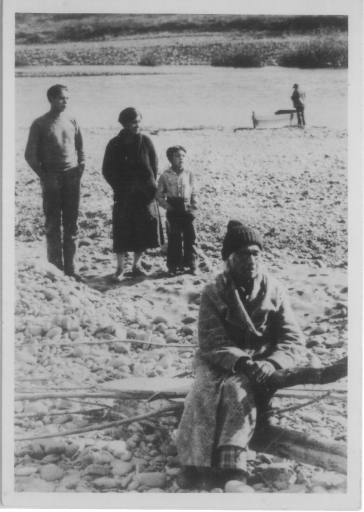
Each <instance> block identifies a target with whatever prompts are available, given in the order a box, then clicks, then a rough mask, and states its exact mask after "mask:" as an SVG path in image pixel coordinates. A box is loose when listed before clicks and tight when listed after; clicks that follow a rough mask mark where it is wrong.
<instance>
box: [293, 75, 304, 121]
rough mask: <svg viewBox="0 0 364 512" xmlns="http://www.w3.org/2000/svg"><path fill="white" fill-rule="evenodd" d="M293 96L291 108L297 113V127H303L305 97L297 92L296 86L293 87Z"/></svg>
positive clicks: (302, 93)
mask: <svg viewBox="0 0 364 512" xmlns="http://www.w3.org/2000/svg"><path fill="white" fill-rule="evenodd" d="M293 89H294V91H293V94H292V96H291V100H292V101H293V106H294V108H295V109H296V112H297V121H298V126H305V124H306V123H305V98H306V95H305V93H304V92H301V91H300V90H299V86H298V84H294V85H293Z"/></svg>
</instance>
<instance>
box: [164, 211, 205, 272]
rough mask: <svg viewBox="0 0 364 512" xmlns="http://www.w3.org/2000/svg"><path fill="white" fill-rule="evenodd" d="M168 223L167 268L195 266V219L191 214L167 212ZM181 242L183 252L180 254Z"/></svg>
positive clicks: (192, 267) (193, 267)
mask: <svg viewBox="0 0 364 512" xmlns="http://www.w3.org/2000/svg"><path fill="white" fill-rule="evenodd" d="M167 220H168V222H169V233H168V250H167V267H168V269H169V270H175V269H176V268H182V267H190V268H191V269H196V266H197V258H198V255H197V246H196V230H195V225H194V220H195V217H194V215H193V214H192V213H191V212H185V211H175V210H167ZM182 240H183V252H182Z"/></svg>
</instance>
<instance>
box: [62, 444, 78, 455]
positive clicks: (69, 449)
mask: <svg viewBox="0 0 364 512" xmlns="http://www.w3.org/2000/svg"><path fill="white" fill-rule="evenodd" d="M79 449H80V445H79V444H78V443H72V444H68V445H67V446H66V449H65V451H64V454H65V456H66V457H67V458H68V459H72V457H73V456H74V455H76V453H77V452H78V450H79Z"/></svg>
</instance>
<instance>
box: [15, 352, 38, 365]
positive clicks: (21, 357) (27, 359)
mask: <svg viewBox="0 0 364 512" xmlns="http://www.w3.org/2000/svg"><path fill="white" fill-rule="evenodd" d="M15 359H16V360H17V361H20V362H22V363H27V364H36V362H37V358H36V357H34V356H32V355H31V354H29V352H28V351H27V350H22V351H21V352H16V353H15Z"/></svg>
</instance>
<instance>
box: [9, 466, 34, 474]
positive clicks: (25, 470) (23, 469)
mask: <svg viewBox="0 0 364 512" xmlns="http://www.w3.org/2000/svg"><path fill="white" fill-rule="evenodd" d="M37 471H38V469H37V468H36V467H33V466H18V467H16V468H15V471H14V474H15V476H30V475H33V474H34V473H36V472H37Z"/></svg>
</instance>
